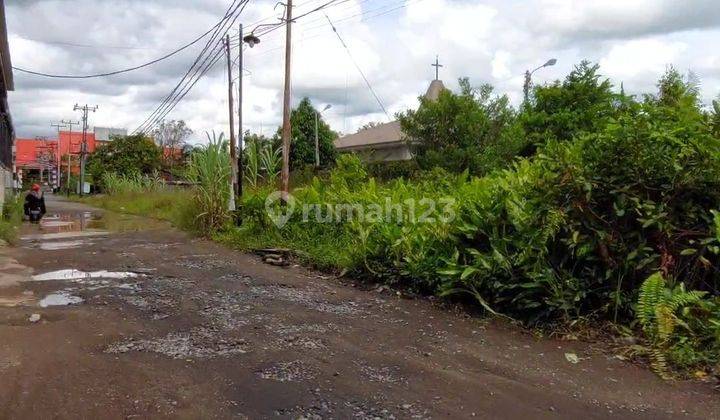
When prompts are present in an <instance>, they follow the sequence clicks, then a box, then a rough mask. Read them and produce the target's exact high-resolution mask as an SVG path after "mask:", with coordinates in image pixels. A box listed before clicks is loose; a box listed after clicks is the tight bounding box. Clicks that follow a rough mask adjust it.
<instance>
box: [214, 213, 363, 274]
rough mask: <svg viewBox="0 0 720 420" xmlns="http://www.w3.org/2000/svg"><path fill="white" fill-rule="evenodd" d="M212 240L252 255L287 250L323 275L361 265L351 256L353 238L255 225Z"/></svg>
mask: <svg viewBox="0 0 720 420" xmlns="http://www.w3.org/2000/svg"><path fill="white" fill-rule="evenodd" d="M212 239H213V240H214V241H217V242H219V243H221V244H223V245H225V246H227V247H229V248H232V249H235V250H238V251H245V252H251V251H253V250H256V249H262V248H287V249H290V250H291V251H292V252H293V254H294V255H295V256H296V257H297V258H298V259H299V261H300V262H301V263H302V264H304V265H307V266H311V267H314V268H316V269H319V270H322V271H332V272H338V271H341V270H352V269H353V268H354V267H356V266H357V264H358V262H357V261H355V259H354V258H353V255H352V252H350V249H349V244H351V243H352V241H351V238H349V237H346V236H344V235H341V236H338V235H336V234H335V233H330V232H328V233H326V234H320V235H318V234H316V233H315V232H312V233H311V232H308V231H307V230H305V229H302V228H298V227H297V226H288V230H282V231H280V230H275V229H272V230H264V229H260V228H258V227H257V226H256V225H254V224H249V223H246V224H244V225H243V226H241V227H230V228H228V229H225V230H223V231H220V232H216V233H214V234H213V235H212Z"/></svg>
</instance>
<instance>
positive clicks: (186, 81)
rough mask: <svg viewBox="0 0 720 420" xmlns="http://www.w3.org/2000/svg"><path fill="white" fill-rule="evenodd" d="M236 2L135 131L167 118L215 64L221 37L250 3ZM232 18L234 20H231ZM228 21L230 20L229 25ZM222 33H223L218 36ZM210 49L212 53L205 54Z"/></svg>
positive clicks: (150, 126) (247, 0)
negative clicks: (172, 85)
mask: <svg viewBox="0 0 720 420" xmlns="http://www.w3.org/2000/svg"><path fill="white" fill-rule="evenodd" d="M235 3H237V0H233V2H232V4H231V5H230V7H229V8H228V10H227V11H226V13H225V16H224V17H223V19H222V20H221V22H220V24H219V26H218V27H217V28H216V30H215V32H214V33H213V35H212V36H211V37H210V39H209V40H208V42H207V43H206V44H205V47H204V48H203V50H202V51H201V52H200V54H199V55H198V56H197V58H196V59H195V60H194V61H193V63H192V64H191V66H190V68H188V70H187V72H186V73H185V75H184V76H183V77H182V78H181V79H180V81H179V82H178V83H177V85H176V86H175V87H174V88H173V90H172V91H171V92H170V93H169V94H168V95H167V96H166V97H165V98H164V99H163V100H162V102H161V103H160V105H158V107H157V108H156V109H155V110H154V111H153V112H152V113H151V114H150V115H149V116H148V117H147V118H146V119H145V121H143V123H142V124H140V126H138V128H136V129H135V130H134V131H133V132H146V131H148V130H149V129H151V128H152V127H154V126H155V125H156V124H157V123H158V122H159V121H162V119H163V118H165V116H166V115H167V114H168V113H169V112H170V111H172V110H173V109H174V108H175V106H177V104H178V103H179V102H180V101H181V100H182V99H183V98H184V97H185V96H186V95H187V93H188V92H189V91H190V90H191V89H192V88H193V87H194V86H195V84H196V83H197V82H198V81H199V80H200V78H202V77H203V76H204V75H205V74H206V73H207V72H208V71H209V70H210V69H211V68H212V67H213V66H214V64H215V63H216V62H217V60H218V57H219V56H220V53H221V52H222V46H221V45H219V44H220V43H219V39H220V38H221V37H222V36H224V35H225V34H227V33H228V32H229V30H230V28H231V27H232V25H233V24H234V23H235V21H236V20H237V18H238V17H239V16H240V14H242V12H243V10H244V9H245V7H246V6H247V4H248V3H249V0H242V1H240V3H237V5H236V4H235ZM241 6H242V7H241ZM231 18H232V21H230V19H231ZM228 22H230V24H229V25H228ZM221 33H222V35H221V36H220V37H218V36H219V35H220V34H221ZM213 43H214V44H213ZM211 45H212V46H211ZM208 50H210V53H209V54H208V55H205V53H206V52H207V51H208ZM198 63H199V64H198ZM203 66H204V67H203ZM191 73H192V74H191ZM193 79H194V80H193Z"/></svg>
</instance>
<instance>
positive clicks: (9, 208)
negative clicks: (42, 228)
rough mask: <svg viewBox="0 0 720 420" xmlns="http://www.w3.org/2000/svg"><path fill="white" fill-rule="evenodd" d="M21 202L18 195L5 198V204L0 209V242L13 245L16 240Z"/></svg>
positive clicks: (21, 209) (20, 221)
mask: <svg viewBox="0 0 720 420" xmlns="http://www.w3.org/2000/svg"><path fill="white" fill-rule="evenodd" d="M22 216H23V201H22V197H21V196H20V195H10V196H5V204H4V205H3V206H2V208H1V209H0V240H3V241H5V242H7V243H14V242H15V241H16V240H17V234H18V226H20V223H22Z"/></svg>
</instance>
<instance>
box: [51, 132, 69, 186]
mask: <svg viewBox="0 0 720 420" xmlns="http://www.w3.org/2000/svg"><path fill="white" fill-rule="evenodd" d="M50 126H51V127H57V132H58V140H57V148H56V150H57V156H55V161H56V162H55V163H56V164H57V172H56V175H55V176H57V179H56V180H55V182H56V187H57V189H58V190H60V178H62V171H61V170H60V167H61V166H62V162H61V160H62V158H61V156H60V129H61V128H67V125H66V124H65V123H63V122H62V121H60V122H59V123H55V124H50Z"/></svg>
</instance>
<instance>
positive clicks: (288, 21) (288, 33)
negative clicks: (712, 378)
mask: <svg viewBox="0 0 720 420" xmlns="http://www.w3.org/2000/svg"><path fill="white" fill-rule="evenodd" d="M285 12H286V18H285V90H284V95H283V129H282V142H283V148H282V157H283V165H282V173H281V175H280V177H281V182H282V201H283V202H285V203H287V201H288V195H289V193H290V136H291V135H292V127H291V126H290V60H291V58H292V0H287V4H286V5H285Z"/></svg>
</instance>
